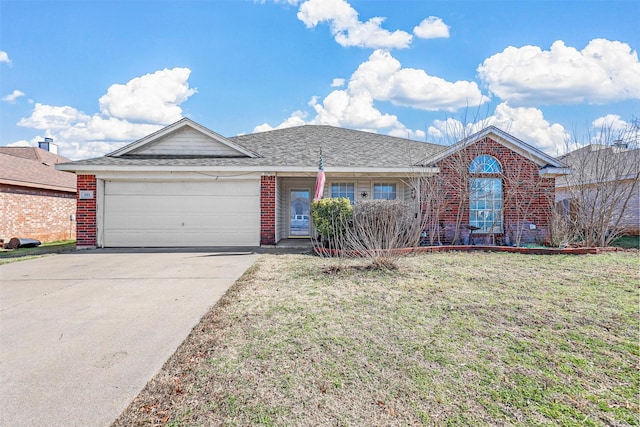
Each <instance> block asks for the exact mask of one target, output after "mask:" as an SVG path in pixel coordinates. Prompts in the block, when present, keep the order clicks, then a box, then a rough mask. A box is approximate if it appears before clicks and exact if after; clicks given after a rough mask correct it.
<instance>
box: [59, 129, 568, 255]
mask: <svg viewBox="0 0 640 427" xmlns="http://www.w3.org/2000/svg"><path fill="white" fill-rule="evenodd" d="M477 135H478V138H477V139H478V141H485V142H486V141H487V140H488V139H490V140H491V141H492V142H494V143H495V144H494V145H495V146H496V147H501V148H500V149H499V150H497V151H496V152H493V151H491V150H492V148H487V149H488V150H489V151H488V152H487V155H492V156H495V157H496V159H498V161H500V159H499V158H500V156H501V155H502V154H501V153H502V152H506V153H512V154H513V155H512V156H510V157H509V159H512V158H517V159H519V158H520V157H521V158H522V159H524V160H523V161H526V162H529V164H531V165H532V167H533V168H534V170H535V171H539V173H538V172H536V174H535V175H536V176H535V179H549V180H551V181H549V183H550V186H551V188H554V187H555V176H556V175H557V174H559V173H560V172H558V171H561V170H563V169H562V168H564V165H563V164H562V163H560V162H559V161H557V160H555V159H553V158H552V157H550V156H547V155H545V154H544V153H542V152H540V151H538V150H536V149H535V148H533V147H531V146H529V145H527V144H524V143H522V141H519V140H517V139H516V138H513V137H512V136H510V135H508V134H506V133H504V132H502V131H500V130H499V129H496V128H487V129H485V130H483V131H482V132H481V133H479V134H477ZM470 143H473V137H470V138H467V139H466V140H465V141H464V144H463V145H462V146H461V149H464V147H468V145H469V144H470ZM485 145H487V144H485ZM490 145H491V144H488V145H487V147H489V146H490ZM494 148H495V147H494ZM447 149H449V150H451V147H445V146H442V145H437V144H428V143H424V142H418V141H411V140H407V139H403V138H396V137H391V136H386V135H378V134H373V133H368V132H361V131H355V130H349V129H342V128H337V127H331V126H310V125H306V126H299V127H294V128H288V129H279V130H274V131H269V132H262V133H254V134H249V135H241V136H236V137H231V138H226V137H223V136H221V135H219V134H217V133H215V132H213V131H211V130H209V129H207V128H205V127H204V126H201V125H199V124H198V123H195V122H193V121H192V120H190V119H187V118H185V119H182V120H180V121H178V122H176V123H174V124H172V125H169V126H167V127H165V128H164V129H161V130H160V131H158V132H155V133H153V134H151V135H149V136H147V137H145V138H142V139H140V140H138V141H135V142H133V143H131V144H129V145H127V146H125V147H123V148H121V149H119V150H116V151H114V152H112V153H110V154H107V155H106V156H104V157H100V158H95V159H88V160H80V161H76V162H71V163H65V164H61V165H58V166H57V168H58V169H59V170H65V171H73V172H74V173H75V174H76V175H77V182H78V212H77V221H78V222H77V230H78V231H77V244H78V246H90V247H91V246H97V247H196V246H209V247H213V246H253V247H255V246H260V245H263V246H264V245H267V246H269V245H275V244H276V243H277V242H279V241H280V240H282V239H285V238H308V237H310V236H312V235H313V233H314V229H313V224H312V222H311V221H310V215H309V213H310V206H311V201H312V199H313V190H314V187H315V182H316V176H317V173H318V164H319V160H320V156H321V153H322V158H323V163H324V168H325V174H326V182H325V186H324V197H347V198H349V199H350V200H351V201H352V203H357V202H358V201H360V200H368V199H400V200H406V201H412V200H415V199H416V195H417V194H419V192H420V189H419V188H418V189H417V188H416V185H415V182H416V180H415V178H418V177H428V176H432V175H434V174H438V173H440V172H441V171H440V166H438V165H437V164H436V163H437V162H441V160H442V155H443V153H446V152H447V151H446V150H447ZM523 153H524V154H523ZM514 156H515V157H514ZM429 159H434V161H430V160H429ZM510 161H511V160H507V158H506V157H505V160H504V162H503V163H504V166H505V167H509V162H510ZM549 171H554V172H553V173H550V172H549ZM547 187H548V186H547ZM547 187H545V188H547ZM418 205H419V204H418V203H416V206H417V207H416V211H417V213H418V211H419V207H418ZM500 209H501V210H502V209H506V207H500ZM467 221H468V220H467ZM545 221H546V220H545V219H542V220H541V221H540V224H541V225H543V226H544V223H545ZM543 228H544V227H543Z"/></svg>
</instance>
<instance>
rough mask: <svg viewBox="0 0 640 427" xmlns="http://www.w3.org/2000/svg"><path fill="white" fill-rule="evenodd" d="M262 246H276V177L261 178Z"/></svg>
mask: <svg viewBox="0 0 640 427" xmlns="http://www.w3.org/2000/svg"><path fill="white" fill-rule="evenodd" d="M260 244H261V245H275V244H276V177H275V176H263V177H260Z"/></svg>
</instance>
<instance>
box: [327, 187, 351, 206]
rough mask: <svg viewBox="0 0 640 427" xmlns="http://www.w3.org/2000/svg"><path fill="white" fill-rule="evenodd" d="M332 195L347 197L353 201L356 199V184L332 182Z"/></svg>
mask: <svg viewBox="0 0 640 427" xmlns="http://www.w3.org/2000/svg"><path fill="white" fill-rule="evenodd" d="M331 197H346V198H347V199H349V200H350V201H351V204H353V203H354V201H355V191H354V185H353V184H349V183H338V184H331Z"/></svg>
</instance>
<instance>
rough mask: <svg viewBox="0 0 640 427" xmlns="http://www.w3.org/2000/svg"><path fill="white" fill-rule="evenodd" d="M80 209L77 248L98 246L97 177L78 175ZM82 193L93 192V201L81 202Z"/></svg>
mask: <svg viewBox="0 0 640 427" xmlns="http://www.w3.org/2000/svg"><path fill="white" fill-rule="evenodd" d="M77 189H78V209H77V214H76V220H77V223H78V224H77V227H78V237H77V241H76V245H77V246H95V245H96V230H97V229H96V197H97V192H96V177H95V175H78V177H77ZM80 191H93V199H87V200H80Z"/></svg>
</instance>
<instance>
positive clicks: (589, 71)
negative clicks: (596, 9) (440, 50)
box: [478, 39, 640, 105]
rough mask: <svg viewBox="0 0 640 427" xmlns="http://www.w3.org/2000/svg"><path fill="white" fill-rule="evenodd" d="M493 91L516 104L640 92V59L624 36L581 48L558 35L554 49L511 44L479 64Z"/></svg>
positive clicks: (603, 99)
mask: <svg viewBox="0 0 640 427" xmlns="http://www.w3.org/2000/svg"><path fill="white" fill-rule="evenodd" d="M478 73H479V75H480V78H481V79H482V80H483V81H484V82H485V83H486V84H487V85H488V87H489V89H490V90H491V92H493V93H494V94H496V95H497V96H499V97H500V98H502V99H504V100H507V101H509V103H511V104H513V105H539V104H576V103H593V104H602V103H607V102H615V101H622V100H626V99H639V98H640V62H639V61H638V54H637V52H636V51H632V50H631V47H630V46H629V45H628V44H626V43H622V42H619V41H609V40H605V39H594V40H591V41H590V42H589V44H588V45H587V46H586V47H585V48H584V49H582V50H581V51H578V50H577V49H576V48H574V47H570V46H565V44H564V42H562V41H561V40H558V41H556V42H554V43H553V44H552V45H551V49H550V50H548V51H543V50H542V49H540V48H539V47H538V46H523V47H521V48H516V47H513V46H509V47H508V48H506V49H505V50H503V51H502V52H500V53H497V54H495V55H493V56H491V57H489V58H487V59H486V60H485V61H484V62H483V63H482V65H480V66H479V67H478Z"/></svg>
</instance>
